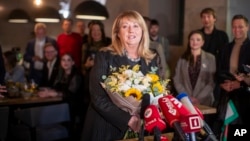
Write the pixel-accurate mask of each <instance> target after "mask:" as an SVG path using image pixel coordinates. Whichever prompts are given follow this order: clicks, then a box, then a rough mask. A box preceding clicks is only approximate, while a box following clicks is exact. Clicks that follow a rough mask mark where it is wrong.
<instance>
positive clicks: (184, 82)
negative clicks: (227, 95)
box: [173, 30, 216, 138]
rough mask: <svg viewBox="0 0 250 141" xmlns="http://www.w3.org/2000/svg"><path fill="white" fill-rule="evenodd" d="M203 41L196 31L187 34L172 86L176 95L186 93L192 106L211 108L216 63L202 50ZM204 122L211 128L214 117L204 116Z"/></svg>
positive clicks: (201, 34) (202, 36)
mask: <svg viewBox="0 0 250 141" xmlns="http://www.w3.org/2000/svg"><path fill="white" fill-rule="evenodd" d="M204 40H205V38H204V35H203V33H202V32H200V31H198V30H194V31H191V32H190V33H189V36H188V45H187V49H186V51H185V52H184V53H183V55H182V56H181V57H180V58H179V59H178V61H177V65H176V68H175V74H174V76H173V84H174V88H175V90H176V92H177V94H179V93H181V92H185V93H187V95H188V96H189V98H190V100H191V102H192V103H193V104H201V105H207V106H212V105H213V103H214V94H213V91H214V87H215V80H214V75H215V71H216V62H215V57H214V56H213V55H212V54H211V53H208V52H205V51H203V50H202V46H203V44H204ZM204 120H205V121H206V123H207V124H208V125H210V126H211V127H212V124H213V122H214V121H213V120H214V115H205V116H204ZM175 137H177V136H176V134H175ZM177 138H178V137H177Z"/></svg>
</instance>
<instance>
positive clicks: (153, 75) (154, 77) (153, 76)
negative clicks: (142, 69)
mask: <svg viewBox="0 0 250 141" xmlns="http://www.w3.org/2000/svg"><path fill="white" fill-rule="evenodd" d="M147 75H148V76H149V77H150V78H151V79H152V82H153V83H154V82H157V81H159V76H158V75H156V74H153V73H149V74H147Z"/></svg>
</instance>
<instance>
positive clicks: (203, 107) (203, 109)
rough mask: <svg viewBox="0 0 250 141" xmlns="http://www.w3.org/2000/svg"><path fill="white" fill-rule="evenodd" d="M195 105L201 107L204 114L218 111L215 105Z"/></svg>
mask: <svg viewBox="0 0 250 141" xmlns="http://www.w3.org/2000/svg"><path fill="white" fill-rule="evenodd" d="M194 106H196V107H197V108H198V109H200V111H201V112H202V114H203V115H207V114H215V113H216V112H217V110H216V108H215V107H209V106H206V105H194Z"/></svg>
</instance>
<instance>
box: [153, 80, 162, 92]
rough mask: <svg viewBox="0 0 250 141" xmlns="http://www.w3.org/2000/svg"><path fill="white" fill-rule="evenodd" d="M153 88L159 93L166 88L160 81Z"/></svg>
mask: <svg viewBox="0 0 250 141" xmlns="http://www.w3.org/2000/svg"><path fill="white" fill-rule="evenodd" d="M152 89H153V91H156V90H157V92H158V93H163V90H164V89H163V87H162V84H161V83H160V82H159V81H158V82H156V83H154V84H153V85H152Z"/></svg>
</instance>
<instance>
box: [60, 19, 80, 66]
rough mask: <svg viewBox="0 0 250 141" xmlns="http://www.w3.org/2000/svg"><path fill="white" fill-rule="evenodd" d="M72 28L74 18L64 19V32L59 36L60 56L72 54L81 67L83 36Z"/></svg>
mask: <svg viewBox="0 0 250 141" xmlns="http://www.w3.org/2000/svg"><path fill="white" fill-rule="evenodd" d="M72 28H73V20H72V19H64V20H63V21H62V30H63V33H61V34H59V35H58V36H57V44H58V49H59V56H60V57H61V56H62V55H63V54H65V53H70V54H72V55H73V56H74V62H75V65H76V67H77V69H80V68H81V59H82V37H81V35H80V34H78V33H76V32H73V31H72Z"/></svg>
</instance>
